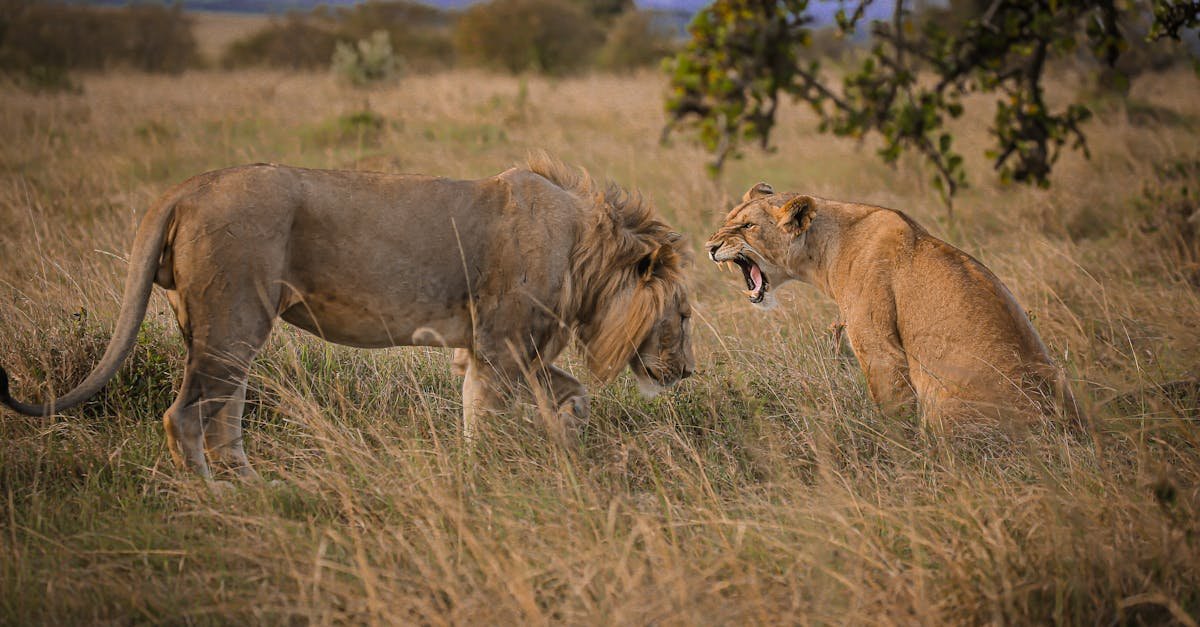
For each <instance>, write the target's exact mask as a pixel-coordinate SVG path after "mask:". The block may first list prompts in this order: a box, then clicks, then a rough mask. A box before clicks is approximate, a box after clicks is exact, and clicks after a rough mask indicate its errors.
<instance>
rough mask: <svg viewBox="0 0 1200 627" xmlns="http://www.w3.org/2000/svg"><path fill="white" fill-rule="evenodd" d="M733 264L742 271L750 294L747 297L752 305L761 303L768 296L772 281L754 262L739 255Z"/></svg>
mask: <svg viewBox="0 0 1200 627" xmlns="http://www.w3.org/2000/svg"><path fill="white" fill-rule="evenodd" d="M733 262H734V263H736V264H737V265H738V267H739V268H741V269H742V277H743V278H745V279H746V289H748V290H749V292H747V293H746V296H747V297H748V298H749V299H750V302H752V303H755V304H757V303H761V302H762V301H763V299H764V298H766V296H767V290H768V289H769V288H770V285H771V283H770V281H768V280H767V275H765V274H763V271H762V268H759V267H758V264H757V263H754V260H753V259H751V258H749V257H747V256H745V255H742V254H739V255H738V256H736V257H734V258H733Z"/></svg>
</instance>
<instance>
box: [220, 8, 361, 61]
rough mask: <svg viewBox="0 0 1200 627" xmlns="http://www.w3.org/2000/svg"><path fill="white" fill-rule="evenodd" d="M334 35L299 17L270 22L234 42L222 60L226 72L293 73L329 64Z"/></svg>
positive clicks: (290, 16) (313, 20) (301, 16)
mask: <svg viewBox="0 0 1200 627" xmlns="http://www.w3.org/2000/svg"><path fill="white" fill-rule="evenodd" d="M337 41H338V38H337V35H336V34H335V33H334V32H333V31H332V29H330V28H329V27H328V26H327V25H324V24H322V23H320V21H319V20H316V19H313V18H311V17H309V16H306V15H304V14H302V13H289V14H288V15H287V16H286V17H284V18H283V19H282V20H276V19H273V20H271V23H270V24H269V25H268V26H266V27H265V28H263V29H262V30H260V31H258V32H256V33H254V34H253V35H250V36H249V37H246V38H244V39H239V40H237V41H235V42H233V43H232V44H231V45H230V46H229V49H228V50H226V51H225V54H224V55H222V57H221V65H222V66H223V67H225V68H236V67H245V66H249V65H268V66H271V67H280V68H288V69H294V70H311V69H316V68H323V67H326V66H327V65H328V64H329V59H330V58H331V57H332V56H333V51H334V47H335V46H336V45H337Z"/></svg>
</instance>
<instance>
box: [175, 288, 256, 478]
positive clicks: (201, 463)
mask: <svg viewBox="0 0 1200 627" xmlns="http://www.w3.org/2000/svg"><path fill="white" fill-rule="evenodd" d="M228 295H229V296H231V297H233V296H236V295H237V292H236V291H234V290H231V291H230V293H228ZM246 295H248V296H249V297H248V298H243V299H236V298H231V300H233V301H235V302H222V303H219V304H215V303H208V302H205V301H195V302H186V299H184V302H181V301H180V299H178V298H175V299H172V305H174V306H175V307H176V314H177V316H178V317H179V320H180V326H181V327H183V334H184V338H185V340H186V341H187V344H188V356H187V364H186V366H185V367H184V371H183V383H182V385H181V386H180V389H179V394H178V395H177V396H176V398H175V402H174V403H173V404H172V405H171V407H170V408H169V409H167V413H166V415H164V416H163V426H164V427H165V428H166V435H167V447H168V449H169V450H170V451H171V456H172V458H174V460H175V463H176V465H177V466H179V467H181V468H186V469H188V470H191V471H193V472H195V473H197V474H199V475H200V476H202V477H204V478H206V479H210V478H212V471H213V468H211V467H210V466H209V461H211V462H212V463H213V465H214V466H216V469H217V470H218V471H220V472H222V473H224V472H232V473H234V474H237V475H239V476H242V477H250V478H253V477H256V476H257V474H256V473H255V472H254V470H253V469H252V468H251V467H250V464H249V461H248V460H247V459H246V453H245V451H244V449H243V446H242V410H243V408H244V407H245V400H246V381H247V378H248V376H249V370H250V362H251V361H252V360H253V359H254V357H255V355H257V354H258V351H259V350H260V349H261V348H262V346H263V344H265V343H266V340H267V337H268V336H269V335H270V333H271V328H272V326H273V323H274V312H273V311H271V310H269V309H267V308H266V307H263V306H262V305H261V302H262V301H261V300H260V299H259V298H258V296H257V294H256V293H255V292H248V294H246ZM239 300H240V302H236V301H239ZM218 309H220V310H222V311H217V310H218ZM230 312H234V313H235V315H230ZM206 453H207V455H206Z"/></svg>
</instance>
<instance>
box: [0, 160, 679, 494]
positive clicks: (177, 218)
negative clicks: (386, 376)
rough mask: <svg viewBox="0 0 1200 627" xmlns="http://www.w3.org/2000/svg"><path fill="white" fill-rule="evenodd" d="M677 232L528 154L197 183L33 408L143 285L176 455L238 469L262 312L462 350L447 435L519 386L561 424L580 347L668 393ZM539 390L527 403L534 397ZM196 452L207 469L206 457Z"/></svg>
mask: <svg viewBox="0 0 1200 627" xmlns="http://www.w3.org/2000/svg"><path fill="white" fill-rule="evenodd" d="M685 262H686V254H685V250H684V247H683V244H682V243H681V241H680V236H679V235H678V234H677V233H674V232H672V231H671V229H669V228H668V227H667V225H666V224H664V223H663V222H661V221H660V220H658V219H657V218H656V217H654V215H653V211H652V209H651V207H650V206H649V205H648V204H646V203H645V202H643V201H642V199H641V197H639V196H636V195H630V194H628V193H626V192H624V191H623V190H621V189H620V188H619V187H616V186H615V185H608V186H607V187H602V186H599V185H597V184H596V183H595V182H594V181H593V180H592V179H591V178H590V177H589V176H588V175H587V174H586V173H584V172H582V171H579V172H577V171H575V170H572V169H570V168H567V167H565V166H563V165H562V164H560V163H558V162H556V161H553V160H551V159H549V158H548V157H545V156H544V155H539V156H534V157H531V158H530V159H529V161H528V163H527V167H525V168H512V169H510V170H507V171H505V172H503V173H501V174H498V175H496V176H493V177H490V178H486V179H481V180H477V181H460V180H452V179H445V178H434V177H428V176H406V175H393V174H380V173H372V172H356V171H333V170H307V169H301V168H291V167H285V166H279V165H269V164H256V165H247V166H241V167H235V168H230V169H226V170H219V171H215V172H208V173H205V174H201V175H199V176H196V177H193V178H191V179H189V180H187V181H185V182H183V183H181V184H180V185H178V186H176V187H175V188H174V189H172V190H171V191H170V192H168V193H167V194H166V195H165V196H164V197H163V198H162V199H161V200H160V201H159V202H158V204H157V205H156V206H155V207H154V208H153V209H151V210H150V211H149V212H148V213H147V214H146V217H145V218H144V219H143V220H142V222H141V226H140V227H139V228H138V231H137V235H136V238H135V239H134V243H133V250H132V253H131V255H130V272H129V276H128V278H127V280H126V284H125V293H124V298H123V301H122V305H121V313H120V316H119V318H118V320H117V324H116V330H115V332H114V335H113V339H112V340H111V342H110V343H109V345H108V348H107V350H106V351H105V353H104V356H103V357H102V358H101V360H100V363H99V364H98V365H97V366H96V368H95V369H94V370H93V371H92V372H91V373H90V374H89V375H88V377H87V378H86V379H85V380H84V381H83V382H82V383H81V384H79V385H78V386H77V387H76V388H75V389H73V390H71V391H70V392H68V393H67V394H66V395H64V396H62V397H61V398H58V399H55V400H53V401H51V402H49V403H46V404H26V403H21V402H18V401H15V400H13V399H12V397H11V396H10V395H9V392H8V384H7V377H6V376H5V375H4V373H3V371H2V370H0V401H3V403H4V404H5V405H7V406H8V407H10V408H12V409H14V410H16V411H18V412H21V413H23V414H28V415H47V414H50V413H52V412H57V411H62V410H64V409H66V408H68V407H71V406H73V405H76V404H78V403H80V402H83V401H85V400H87V399H88V398H89V397H91V396H92V395H93V394H95V393H96V392H97V391H99V390H100V388H101V387H103V386H104V384H105V383H106V382H107V381H108V380H109V379H110V378H112V376H113V374H114V373H115V372H116V371H117V369H118V367H119V366H120V364H121V362H122V361H123V360H124V358H125V356H126V355H127V354H128V353H129V350H130V349H131V348H132V345H133V342H134V341H135V338H136V336H137V332H138V327H139V325H140V323H141V320H142V318H143V317H144V316H145V313H146V307H147V301H148V299H149V296H150V292H151V287H152V284H154V283H157V284H158V285H160V286H162V287H164V288H166V290H167V298H168V300H169V301H170V303H171V306H172V308H173V309H174V310H175V315H176V318H177V319H178V322H179V327H180V329H181V331H182V333H183V337H184V341H185V342H186V344H187V349H188V354H187V364H186V367H185V370H184V377H183V383H182V386H181V388H180V390H179V395H178V396H177V397H176V399H175V402H174V404H173V405H171V407H170V409H168V410H167V413H166V415H165V416H164V417H163V423H164V425H165V427H166V434H167V444H168V448H169V449H170V451H171V455H172V457H173V458H174V460H175V463H176V464H177V465H179V466H180V467H185V468H189V469H191V470H193V471H195V472H197V473H199V474H200V475H201V476H204V477H206V478H207V477H211V471H210V468H209V463H208V462H209V461H210V460H211V461H212V462H213V464H214V466H216V467H217V468H219V469H223V470H227V471H232V472H235V473H237V474H239V475H243V476H254V475H255V473H254V471H253V470H252V469H251V468H250V466H249V463H248V461H247V459H246V455H245V453H244V452H243V449H242V426H241V420H242V409H243V405H244V402H245V393H246V379H247V369H248V367H249V364H250V361H251V360H252V359H253V358H254V356H255V354H256V353H257V352H258V351H259V349H260V348H261V347H262V346H263V344H264V343H265V342H266V340H267V336H268V334H269V333H270V332H271V328H272V326H273V325H274V322H275V319H276V318H283V319H284V320H286V321H288V322H290V323H291V324H293V325H295V326H297V327H300V328H301V329H304V330H306V331H309V332H311V333H314V334H316V335H319V336H320V337H322V338H324V339H326V340H328V341H331V342H337V343H339V344H346V345H350V346H358V347H367V348H380V347H388V346H398V345H424V346H450V347H459V348H462V349H465V352H464V353H463V354H462V355H460V356H461V357H462V358H463V360H464V361H465V374H466V379H465V381H464V382H463V420H464V432H465V434H466V435H467V436H470V435H471V430H472V428H473V426H474V421H475V416H476V414H477V413H478V412H482V411H497V410H499V409H501V408H502V407H503V404H504V402H505V401H506V399H507V397H508V393H509V392H511V391H512V389H513V385H514V384H516V385H517V386H521V385H523V384H526V383H530V382H533V383H534V384H535V385H536V386H537V388H538V389H539V395H540V396H541V398H543V399H546V400H549V401H550V402H552V403H553V407H554V408H556V410H557V411H558V412H559V414H560V416H561V418H562V419H563V420H564V421H565V422H566V423H568V424H567V425H566V426H567V427H568V428H571V427H573V426H574V425H575V424H576V423H578V422H579V421H582V420H586V418H587V413H588V408H587V401H586V397H585V393H586V391H585V390H584V387H583V385H581V384H580V383H579V381H577V380H575V379H574V378H573V377H571V376H570V375H569V374H567V373H566V372H564V371H562V370H560V369H558V368H556V367H554V365H553V362H554V360H555V358H556V357H558V355H559V353H561V352H562V351H563V349H564V348H565V347H566V346H567V344H568V343H569V342H570V340H571V338H572V336H574V337H577V338H578V339H579V340H580V342H581V343H582V345H583V346H584V348H585V350H586V357H587V364H588V367H589V368H590V370H591V371H592V372H593V373H595V375H596V376H597V377H598V378H599V379H601V380H609V379H611V378H612V377H614V376H615V375H616V374H617V373H618V372H619V371H620V369H621V366H622V365H623V364H626V363H628V364H629V365H630V367H631V368H632V369H633V371H634V374H635V376H636V377H637V378H639V379H641V380H643V382H649V383H653V384H654V385H658V386H670V385H672V384H674V383H675V382H676V381H678V380H679V379H681V378H683V377H687V376H689V375H690V374H691V373H692V369H693V367H694V363H693V361H692V353H691V342H690V335H689V329H688V317H689V316H690V313H691V312H690V305H689V302H688V295H687V293H686V291H685V287H684V283H683V278H682V267H683V265H684V264H685ZM541 394H544V395H541ZM206 451H207V459H206V455H205V452H206Z"/></svg>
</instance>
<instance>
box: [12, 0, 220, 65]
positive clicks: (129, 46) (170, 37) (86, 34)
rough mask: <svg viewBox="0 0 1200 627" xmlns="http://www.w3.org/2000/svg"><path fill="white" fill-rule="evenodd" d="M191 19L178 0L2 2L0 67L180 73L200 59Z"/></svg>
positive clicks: (18, 0)
mask: <svg viewBox="0 0 1200 627" xmlns="http://www.w3.org/2000/svg"><path fill="white" fill-rule="evenodd" d="M197 59H198V56H197V51H196V40H195V38H194V37H193V35H192V20H191V18H190V17H188V15H187V14H186V13H185V12H184V11H183V7H182V6H181V5H179V4H175V5H172V6H169V7H168V6H163V5H157V4H139V5H134V6H130V7H126V8H121V9H116V8H103V9H100V8H94V7H86V6H75V5H66V4H59V3H48V2H33V1H30V0H5V1H3V2H0V69H4V70H8V71H10V72H13V71H15V72H17V73H18V74H24V75H27V76H62V75H64V73H65V71H66V70H77V69H83V70H106V69H113V68H116V67H130V68H133V69H137V70H142V71H146V72H170V73H177V72H182V71H183V70H185V69H187V68H188V67H191V66H192V65H194V64H195V63H196V62H197Z"/></svg>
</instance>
